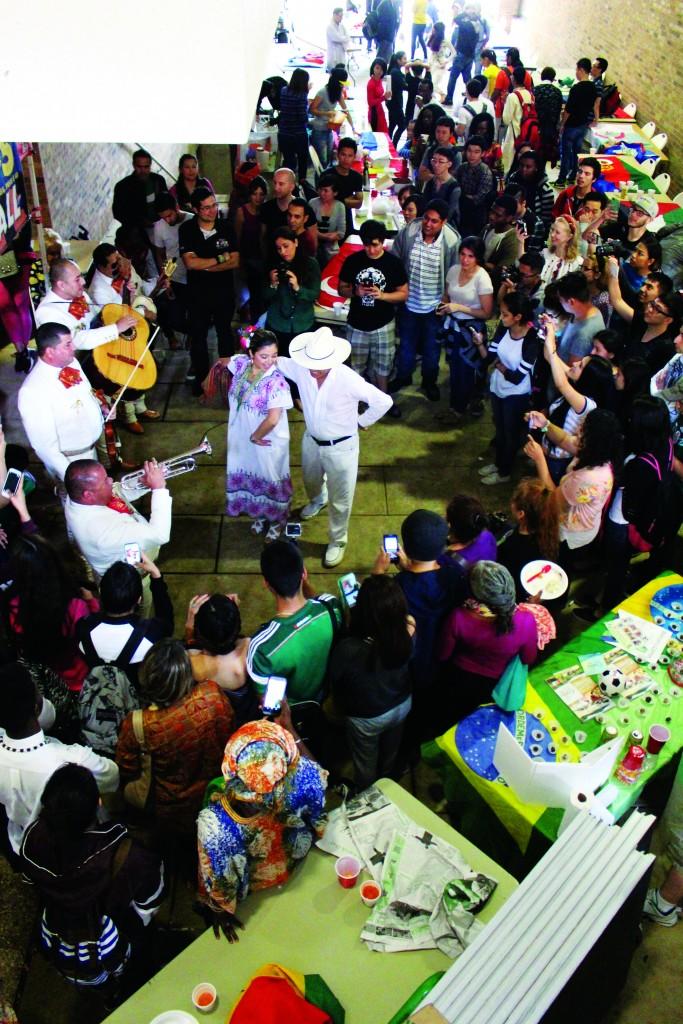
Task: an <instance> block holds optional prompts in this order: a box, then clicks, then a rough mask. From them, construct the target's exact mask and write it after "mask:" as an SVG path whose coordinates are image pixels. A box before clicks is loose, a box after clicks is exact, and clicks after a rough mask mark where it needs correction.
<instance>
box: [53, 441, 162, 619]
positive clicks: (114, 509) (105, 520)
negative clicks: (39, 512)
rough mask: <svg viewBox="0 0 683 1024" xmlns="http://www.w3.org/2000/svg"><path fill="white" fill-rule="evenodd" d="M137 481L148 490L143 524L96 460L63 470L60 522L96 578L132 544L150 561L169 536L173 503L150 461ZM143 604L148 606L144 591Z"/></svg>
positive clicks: (158, 469)
mask: <svg viewBox="0 0 683 1024" xmlns="http://www.w3.org/2000/svg"><path fill="white" fill-rule="evenodd" d="M142 482H143V484H144V486H145V487H147V488H149V490H150V491H151V492H152V512H151V515H150V517H149V520H147V519H145V517H144V516H142V515H141V514H140V513H139V512H138V511H137V510H136V509H134V508H133V506H132V505H131V504H130V503H129V502H127V501H125V500H124V499H123V498H120V497H118V496H117V495H115V494H114V491H113V481H112V479H111V477H110V476H108V475H107V471H106V469H105V468H104V466H102V465H100V463H99V462H95V461H94V460H93V459H78V460H77V461H76V462H72V463H70V465H69V466H68V467H67V470H66V476H65V478H64V484H65V487H66V493H67V501H66V505H65V509H64V511H65V514H66V523H67V526H68V528H69V531H70V533H71V535H72V536H73V538H74V540H75V541H76V544H77V545H78V547H79V548H80V550H81V553H82V555H83V557H84V558H85V559H86V561H87V562H89V563H90V565H91V566H92V568H93V570H94V572H95V573H96V575H97V577H98V579H99V577H100V576H102V575H103V574H104V573H105V572H106V571H107V569H108V568H109V566H110V565H113V564H114V562H122V561H125V560H126V555H127V554H128V555H130V549H131V546H132V545H136V544H137V545H138V546H139V549H140V552H142V551H145V552H146V553H147V555H148V556H149V558H151V559H152V561H155V560H156V557H157V555H158V553H159V548H160V547H161V545H162V544H166V543H167V541H168V540H169V538H170V536H171V505H172V503H173V499H172V498H171V495H170V493H169V491H168V488H167V486H166V477H165V476H164V470H163V468H162V466H160V465H159V464H158V463H157V461H156V459H151V460H150V461H148V462H145V464H144V469H143V473H142ZM143 600H144V603H145V604H147V603H148V592H146V593H145V597H144V599H143Z"/></svg>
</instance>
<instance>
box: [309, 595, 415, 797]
mask: <svg viewBox="0 0 683 1024" xmlns="http://www.w3.org/2000/svg"><path fill="white" fill-rule="evenodd" d="M414 632H415V620H414V619H413V617H412V616H411V615H409V614H408V606H407V604H406V599H405V597H404V594H403V591H402V590H401V588H400V586H399V585H398V583H397V582H396V581H395V580H394V579H392V578H391V577H390V576H384V575H377V576H369V577H368V578H367V579H366V580H364V581H363V584H362V585H361V588H360V590H359V591H358V599H357V601H356V604H355V605H354V607H353V608H352V609H351V623H350V627H349V635H348V636H347V637H345V638H344V639H343V640H341V641H340V642H339V643H338V644H337V645H336V646H335V648H334V650H333V652H332V657H331V659H330V665H329V678H330V682H331V685H332V692H333V693H334V696H335V698H336V700H337V703H338V705H339V707H340V708H341V709H342V710H343V712H344V714H345V716H346V731H347V736H348V740H349V746H350V747H351V756H352V758H353V765H354V772H355V779H356V784H357V785H358V787H359V789H365V787H366V786H369V785H370V784H371V783H372V782H374V781H375V780H376V779H378V778H381V777H382V776H384V775H388V774H389V773H390V772H391V771H392V769H393V767H394V763H395V761H396V755H397V753H398V748H399V744H400V742H401V737H402V735H403V729H404V725H405V720H406V717H407V716H408V713H409V711H410V708H411V704H412V696H411V675H410V668H409V662H410V658H411V656H412V653H413V641H412V637H413V634H414Z"/></svg>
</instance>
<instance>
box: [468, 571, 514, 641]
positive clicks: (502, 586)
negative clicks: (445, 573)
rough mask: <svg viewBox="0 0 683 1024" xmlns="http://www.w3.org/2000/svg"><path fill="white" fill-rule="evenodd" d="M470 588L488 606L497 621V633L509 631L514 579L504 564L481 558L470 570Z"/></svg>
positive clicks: (512, 609)
mask: <svg viewBox="0 0 683 1024" xmlns="http://www.w3.org/2000/svg"><path fill="white" fill-rule="evenodd" d="M470 589H471V591H472V593H473V595H474V597H475V598H476V599H477V601H481V602H482V604H484V605H486V607H487V608H489V609H490V610H491V611H492V612H493V613H494V615H495V616H496V618H497V619H498V623H499V626H500V628H499V630H498V632H499V633H509V632H510V629H511V628H512V615H513V612H514V610H515V606H516V601H515V581H514V580H513V578H512V576H511V575H510V573H509V571H508V570H507V569H506V568H505V566H504V565H499V564H498V562H489V561H487V560H486V559H482V560H481V561H479V562H475V564H474V565H473V566H472V571H471V572H470Z"/></svg>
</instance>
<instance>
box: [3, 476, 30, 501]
mask: <svg viewBox="0 0 683 1024" xmlns="http://www.w3.org/2000/svg"><path fill="white" fill-rule="evenodd" d="M23 479H24V474H23V473H22V472H20V470H18V469H8V470H7V476H6V477H5V482H4V484H3V485H2V491H0V494H2V496H3V498H11V497H13V496H14V495H15V494H17V493H18V491H19V488H20V487H21V481H22V480H23Z"/></svg>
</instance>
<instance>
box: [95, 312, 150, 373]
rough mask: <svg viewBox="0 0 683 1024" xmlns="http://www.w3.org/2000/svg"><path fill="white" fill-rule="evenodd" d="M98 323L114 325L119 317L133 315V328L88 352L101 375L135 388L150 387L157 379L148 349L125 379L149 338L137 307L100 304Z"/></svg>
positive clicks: (146, 326) (143, 319) (147, 327)
mask: <svg viewBox="0 0 683 1024" xmlns="http://www.w3.org/2000/svg"><path fill="white" fill-rule="evenodd" d="M100 315H101V318H102V323H103V324H105V325H109V324H115V323H116V322H117V320H120V319H121V317H122V316H134V317H135V324H134V326H133V327H131V328H129V329H128V330H127V331H124V333H123V334H120V335H119V336H118V338H117V339H116V340H115V341H110V342H108V343H107V344H106V345H98V346H97V347H96V348H94V349H93V352H92V355H93V359H94V360H95V366H96V367H97V369H98V370H99V371H100V373H101V374H102V376H103V377H106V378H107V380H110V381H112V383H114V384H118V385H119V386H123V385H126V384H127V386H128V387H130V388H135V390H136V391H146V390H147V389H148V388H151V387H154V385H155V383H156V379H157V364H156V363H155V361H154V356H153V355H152V353H151V352H147V353H146V355H145V357H144V358H143V360H142V362H141V363H140V365H139V366H138V368H137V370H136V371H135V373H134V375H133V377H132V379H131V380H130V381H129V380H128V377H129V376H130V372H131V370H132V369H133V367H134V366H135V364H136V363H137V361H138V359H139V357H140V355H141V354H142V353H143V352H144V350H145V346H146V344H147V342H148V341H149V323H148V322H147V320H145V318H144V316H141V315H140V314H139V313H138V312H137V310H135V309H132V308H131V307H130V306H119V305H118V304H117V303H115V302H110V303H108V304H107V305H106V306H103V307H102V312H101V314H100Z"/></svg>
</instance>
